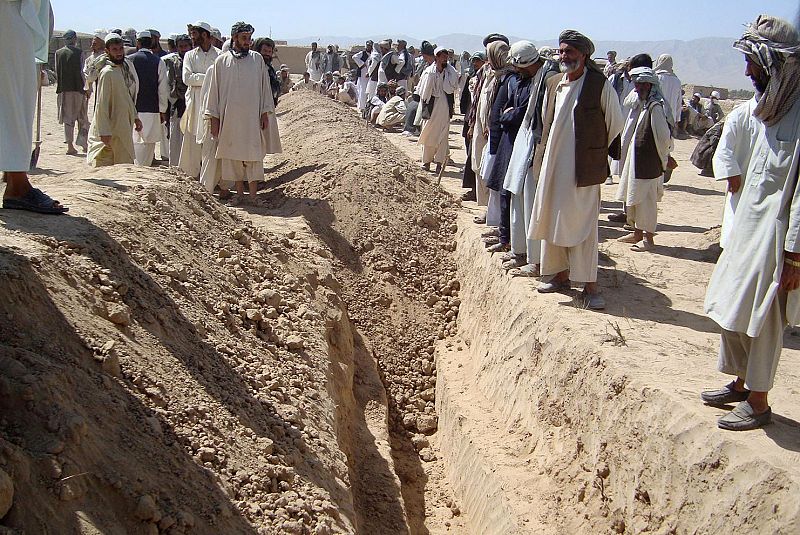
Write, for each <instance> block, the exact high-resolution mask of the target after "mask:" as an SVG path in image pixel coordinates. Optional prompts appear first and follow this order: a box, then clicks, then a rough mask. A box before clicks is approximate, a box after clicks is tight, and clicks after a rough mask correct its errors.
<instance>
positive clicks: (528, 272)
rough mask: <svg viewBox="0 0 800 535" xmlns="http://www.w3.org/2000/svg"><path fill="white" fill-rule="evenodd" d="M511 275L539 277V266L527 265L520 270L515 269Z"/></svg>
mask: <svg viewBox="0 0 800 535" xmlns="http://www.w3.org/2000/svg"><path fill="white" fill-rule="evenodd" d="M508 274H509V275H511V276H512V277H538V276H539V265H538V264H526V265H524V266H522V267H519V268H514V269H512V270H511V271H509V272H508Z"/></svg>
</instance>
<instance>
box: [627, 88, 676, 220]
mask: <svg viewBox="0 0 800 535" xmlns="http://www.w3.org/2000/svg"><path fill="white" fill-rule="evenodd" d="M643 110H644V108H643V107H642V101H641V100H639V101H638V102H637V105H636V106H635V107H634V108H633V109H631V114H630V116H629V119H628V121H627V123H626V124H625V132H624V134H623V137H624V138H626V139H628V140H629V142H630V140H632V139H634V138H635V137H636V132H637V131H638V130H639V129H640V128H644V123H643V121H642V119H643V118H644V117H647V115H646V114H644V113H642V111H643ZM664 113H665V110H664V107H663V106H662V105H661V104H658V103H656V104H651V105H650V125H651V128H652V130H653V137H654V138H655V142H656V150H658V155H659V156H660V157H661V165H662V166H663V168H664V169H666V163H667V157H668V156H669V151H670V146H671V144H672V141H671V139H672V138H671V136H670V131H669V125H668V124H667V118H666V116H665V114H664ZM628 130H630V131H631V132H628ZM663 184H664V182H663V178H662V177H659V178H653V179H639V178H636V151H635V150H633V147H628V150H627V153H626V154H625V160H624V164H623V166H622V174H621V175H620V182H619V187H618V188H617V200H618V201H622V202H624V203H625V205H626V206H636V205H637V204H640V203H641V202H642V201H643V200H644V199H645V198H655V199H658V200H661V195H662V193H663Z"/></svg>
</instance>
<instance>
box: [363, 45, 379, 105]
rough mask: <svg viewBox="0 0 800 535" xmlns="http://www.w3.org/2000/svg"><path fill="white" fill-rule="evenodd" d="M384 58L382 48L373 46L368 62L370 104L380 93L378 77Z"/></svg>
mask: <svg viewBox="0 0 800 535" xmlns="http://www.w3.org/2000/svg"><path fill="white" fill-rule="evenodd" d="M382 57H383V56H382V55H381V50H380V47H374V46H373V47H372V52H370V55H369V60H368V61H367V77H368V78H369V81H368V82H367V102H370V101H371V100H372V98H373V97H374V96H375V94H376V93H377V91H378V75H379V67H380V64H381V58H382Z"/></svg>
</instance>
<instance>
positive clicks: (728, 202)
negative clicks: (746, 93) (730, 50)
mask: <svg viewBox="0 0 800 535" xmlns="http://www.w3.org/2000/svg"><path fill="white" fill-rule="evenodd" d="M757 104H758V101H757V100H756V98H755V97H753V98H751V99H750V100H748V101H747V102H744V103H742V104H740V105H738V106H736V107H735V108H734V109H733V111H731V113H730V115H728V117H726V118H725V125H724V126H723V127H722V134H721V135H720V138H719V143H718V144H717V150H716V151H715V152H714V159H713V164H714V176H715V177H716V179H717V180H725V179H727V178H730V177H732V176H741V177H742V178H743V179H744V174H745V172H746V171H747V168H748V167H749V166H750V157H751V156H752V155H753V150H754V149H755V143H756V141H757V140H758V139H759V138H761V137H763V136H764V123H762V122H761V121H759V120H758V119H756V118H755V117H753V111H754V110H755V109H756V105H757ZM741 196H742V188H741V187H740V188H739V191H737V192H736V193H731V192H728V193H727V195H726V196H725V208H724V209H723V213H722V232H721V236H720V240H719V245H720V247H722V248H723V249H724V248H725V247H726V244H727V237H728V235H730V232H731V225H733V214H734V213H735V212H736V206H737V205H738V204H739V199H740V198H741Z"/></svg>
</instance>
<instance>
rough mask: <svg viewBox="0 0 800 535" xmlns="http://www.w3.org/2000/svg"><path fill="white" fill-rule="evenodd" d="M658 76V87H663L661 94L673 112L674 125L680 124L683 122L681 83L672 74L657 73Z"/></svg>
mask: <svg viewBox="0 0 800 535" xmlns="http://www.w3.org/2000/svg"><path fill="white" fill-rule="evenodd" d="M656 74H657V75H658V85H660V86H661V93H662V94H663V95H664V100H666V101H667V104H669V110H670V111H671V112H672V124H678V123H679V122H680V120H681V108H683V94H682V93H681V81H680V79H679V78H678V77H677V76H675V74H673V73H671V72H667V71H657V72H656Z"/></svg>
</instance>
